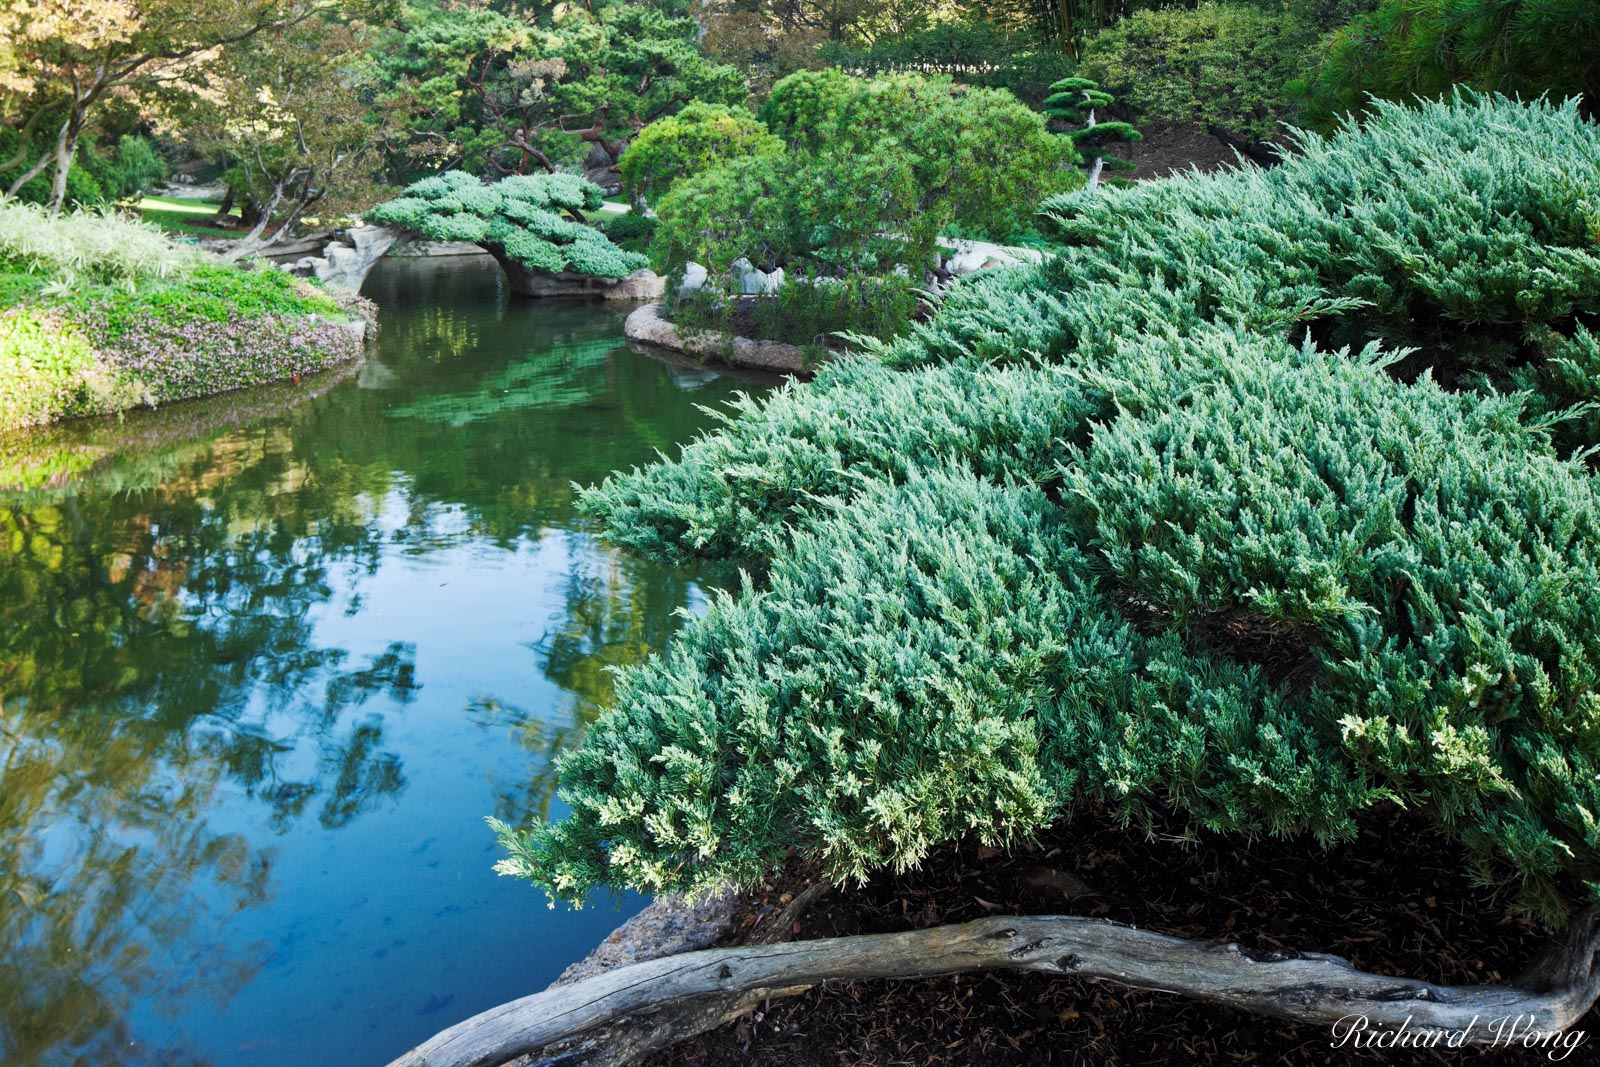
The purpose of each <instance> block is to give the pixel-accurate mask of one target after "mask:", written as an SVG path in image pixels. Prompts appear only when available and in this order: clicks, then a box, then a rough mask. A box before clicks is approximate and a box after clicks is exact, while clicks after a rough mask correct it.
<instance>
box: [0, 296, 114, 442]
mask: <svg viewBox="0 0 1600 1067" xmlns="http://www.w3.org/2000/svg"><path fill="white" fill-rule="evenodd" d="M94 371H95V361H94V352H93V350H92V349H91V348H90V347H89V344H88V342H87V341H85V340H84V339H83V337H82V335H81V334H80V333H79V332H78V331H77V330H75V329H73V328H72V327H71V326H70V325H68V324H67V323H66V322H64V321H63V320H62V318H61V316H60V315H59V313H51V312H47V311H42V310H39V309H36V308H13V309H11V310H9V311H0V431H5V430H15V429H19V428H21V427H25V426H43V425H45V424H46V423H50V422H55V421H56V420H57V419H62V418H67V417H70V416H72V415H77V414H81V413H82V412H83V410H84V408H85V407H86V406H87V404H88V402H89V398H90V397H89V394H90V390H91V381H92V380H93V379H94Z"/></svg>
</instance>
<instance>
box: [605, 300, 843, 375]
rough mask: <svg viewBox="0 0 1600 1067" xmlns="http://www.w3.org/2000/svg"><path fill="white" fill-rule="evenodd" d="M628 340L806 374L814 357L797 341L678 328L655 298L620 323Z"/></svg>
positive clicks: (811, 370) (736, 363)
mask: <svg viewBox="0 0 1600 1067" xmlns="http://www.w3.org/2000/svg"><path fill="white" fill-rule="evenodd" d="M623 332H624V333H626V334H627V337H628V340H630V341H634V342H637V343H639V344H646V345H655V346H656V347H658V348H665V349H667V350H668V351H672V352H682V353H684V354H686V355H691V356H699V357H702V358H705V359H715V360H719V361H721V362H723V363H726V364H727V365H728V366H730V367H743V368H747V369H750V370H763V371H777V372H780V373H783V374H802V375H809V374H812V373H814V372H815V371H816V368H817V362H818V361H817V359H816V358H815V357H814V356H812V355H811V353H810V352H808V351H807V349H805V348H802V347H801V346H800V345H792V344H789V343H787V342H785V341H765V340H752V339H751V338H748V337H739V336H736V335H734V334H728V333H719V332H718V331H716V330H692V331H691V330H679V329H678V327H677V326H675V325H674V324H673V323H671V322H669V321H668V320H667V319H666V318H664V317H663V316H662V314H661V304H660V303H659V302H656V303H650V304H645V305H644V306H643V307H640V308H636V309H635V310H634V311H633V312H632V313H631V314H630V315H629V316H628V320H627V322H626V323H624V324H623Z"/></svg>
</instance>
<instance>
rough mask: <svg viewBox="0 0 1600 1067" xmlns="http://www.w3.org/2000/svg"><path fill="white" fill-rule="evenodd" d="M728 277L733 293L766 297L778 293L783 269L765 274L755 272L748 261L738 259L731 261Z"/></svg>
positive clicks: (781, 283) (758, 271)
mask: <svg viewBox="0 0 1600 1067" xmlns="http://www.w3.org/2000/svg"><path fill="white" fill-rule="evenodd" d="M728 277H729V279H730V280H731V281H732V282H733V291H734V292H736V293H738V294H739V295H741V296H766V295H768V294H769V293H775V292H777V291H778V287H779V286H781V285H783V269H782V268H781V267H780V268H779V269H778V270H775V271H773V272H772V273H771V274H767V273H766V272H764V271H760V270H757V269H756V267H755V265H754V264H752V263H751V262H750V261H749V260H748V259H745V258H743V257H740V258H739V259H736V260H734V261H733V266H732V267H730V268H728Z"/></svg>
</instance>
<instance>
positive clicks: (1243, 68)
mask: <svg viewBox="0 0 1600 1067" xmlns="http://www.w3.org/2000/svg"><path fill="white" fill-rule="evenodd" d="M1318 38H1319V27H1318V25H1317V23H1316V21H1315V20H1314V18H1313V17H1311V16H1310V15H1309V14H1305V13H1302V12H1301V11H1300V10H1299V9H1297V8H1293V7H1291V8H1287V9H1284V10H1276V9H1273V10H1268V9H1266V8H1264V7H1259V6H1256V5H1254V4H1246V3H1236V2H1223V3H1219V2H1208V3H1203V4H1200V5H1199V6H1198V7H1195V8H1193V9H1186V8H1181V7H1171V8H1161V9H1159V10H1152V11H1139V12H1136V13H1134V14H1132V15H1129V16H1128V17H1127V18H1125V19H1123V20H1122V21H1121V22H1119V23H1117V25H1115V26H1113V27H1112V28H1110V29H1107V30H1104V31H1102V32H1101V33H1098V34H1096V35H1095V36H1094V37H1091V38H1090V39H1089V40H1088V41H1087V42H1085V44H1084V47H1083V59H1082V62H1081V64H1080V65H1079V68H1078V73H1079V74H1080V75H1082V76H1083V77H1085V78H1093V79H1094V80H1095V81H1097V82H1099V83H1100V85H1102V86H1103V87H1105V89H1106V90H1107V91H1108V92H1110V93H1113V94H1115V96H1116V100H1117V103H1116V110H1117V111H1118V112H1120V113H1123V114H1131V115H1135V116H1137V117H1138V120H1139V121H1140V122H1141V123H1144V124H1146V127H1147V128H1148V125H1149V124H1150V123H1154V122H1177V123H1188V124H1192V125H1194V126H1198V127H1200V128H1201V129H1206V128H1208V127H1210V126H1218V127H1221V128H1223V129H1226V130H1228V131H1230V132H1232V133H1233V134H1236V135H1238V136H1240V137H1244V138H1248V139H1250V140H1267V139H1270V138H1271V137H1273V136H1275V135H1276V134H1278V133H1279V132H1280V131H1281V130H1282V123H1283V121H1284V120H1285V119H1289V118H1292V117H1293V116H1294V114H1295V112H1296V110H1297V108H1298V104H1299V97H1298V95H1297V94H1296V92H1295V91H1294V89H1293V85H1294V84H1295V82H1296V81H1297V80H1302V79H1304V77H1305V73H1306V71H1307V70H1309V69H1311V68H1312V67H1314V66H1315V63H1316V58H1317V42H1318Z"/></svg>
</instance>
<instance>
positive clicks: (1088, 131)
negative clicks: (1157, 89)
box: [1044, 78, 1142, 189]
mask: <svg viewBox="0 0 1600 1067" xmlns="http://www.w3.org/2000/svg"><path fill="white" fill-rule="evenodd" d="M1050 89H1051V93H1050V95H1049V96H1048V97H1047V98H1046V99H1045V102H1044V109H1045V113H1046V114H1047V115H1049V116H1050V118H1051V119H1052V120H1053V121H1056V122H1059V123H1062V124H1063V125H1065V126H1068V127H1075V128H1069V129H1068V130H1067V131H1066V134H1065V136H1066V137H1067V139H1068V140H1070V141H1071V142H1072V145H1073V147H1074V148H1076V149H1077V150H1078V152H1079V154H1080V155H1081V156H1082V157H1083V158H1084V159H1085V160H1086V161H1087V164H1088V174H1089V188H1091V189H1093V188H1094V187H1095V186H1097V185H1099V184H1100V175H1101V173H1102V172H1103V171H1104V170H1105V169H1106V167H1108V166H1109V167H1110V168H1111V169H1112V170H1132V169H1133V168H1134V165H1133V164H1132V163H1130V162H1129V161H1128V160H1125V159H1119V158H1117V157H1115V156H1110V155H1107V154H1106V150H1107V149H1108V148H1110V147H1112V146H1113V145H1118V144H1126V143H1128V142H1129V141H1137V140H1139V139H1140V137H1141V136H1142V135H1141V134H1140V133H1139V131H1138V130H1136V129H1134V128H1133V126H1132V124H1130V123H1127V122H1119V121H1116V120H1111V121H1101V120H1100V118H1099V114H1103V113H1104V112H1105V110H1106V109H1107V108H1109V107H1110V106H1111V105H1112V104H1113V103H1115V102H1116V97H1114V96H1112V95H1111V94H1110V93H1108V92H1105V91H1103V90H1102V89H1101V88H1100V85H1099V83H1098V82H1095V81H1092V80H1090V79H1089V78H1062V79H1061V80H1060V81H1058V82H1056V83H1055V84H1054V85H1052V86H1050Z"/></svg>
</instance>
